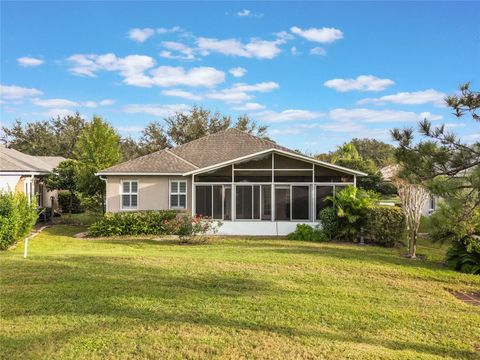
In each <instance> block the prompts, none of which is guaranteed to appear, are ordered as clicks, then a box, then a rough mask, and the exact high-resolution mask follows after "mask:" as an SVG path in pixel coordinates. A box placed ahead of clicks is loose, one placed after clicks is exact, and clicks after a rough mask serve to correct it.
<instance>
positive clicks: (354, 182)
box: [353, 175, 357, 187]
mask: <svg viewBox="0 0 480 360" xmlns="http://www.w3.org/2000/svg"><path fill="white" fill-rule="evenodd" d="M353 186H354V187H357V175H353Z"/></svg>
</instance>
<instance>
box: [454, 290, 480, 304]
mask: <svg viewBox="0 0 480 360" xmlns="http://www.w3.org/2000/svg"><path fill="white" fill-rule="evenodd" d="M452 294H453V296H455V297H456V298H457V299H458V300H461V301H463V302H464V303H465V304H470V305H475V306H480V293H477V294H467V293H463V292H459V291H455V292H453V293H452Z"/></svg>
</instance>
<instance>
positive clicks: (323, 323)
mask: <svg viewBox="0 0 480 360" xmlns="http://www.w3.org/2000/svg"><path fill="white" fill-rule="evenodd" d="M82 230H83V228H81V227H72V226H57V227H53V228H49V229H46V230H45V231H44V232H43V233H41V234H40V235H39V236H37V237H36V238H34V239H33V240H31V241H30V246H29V250H30V252H29V258H28V259H23V246H22V245H21V244H19V246H18V247H17V248H16V249H14V250H10V251H8V252H6V253H2V254H1V255H0V261H1V288H0V291H1V294H0V295H1V298H0V300H1V303H0V305H1V323H0V339H1V343H0V354H1V357H2V358H5V359H14V358H21V359H28V358H44V359H52V358H56V359H96V358H98V359H100V358H102V359H104V358H107V359H108V358H110V359H114V358H120V359H125V358H179V359H180V358H202V359H203V358H226V359H235V358H268V359H280V358H288V359H292V358H305V359H312V358H330V359H338V358H355V359H358V358H382V359H387V358H401V359H414V358H452V359H460V358H472V359H473V358H477V359H478V358H479V356H480V352H479V347H480V331H479V328H480V307H474V306H471V305H466V304H464V303H462V302H460V301H459V300H457V299H456V298H455V297H454V296H452V295H451V294H450V291H452V290H462V291H467V292H474V291H480V277H479V276H473V275H466V274H461V273H456V272H453V271H450V270H448V269H446V268H445V267H443V266H442V265H441V264H440V263H438V262H435V261H437V260H438V259H439V258H441V257H440V256H439V254H441V252H442V251H443V248H441V247H439V246H438V245H435V247H436V248H435V250H434V254H435V256H433V257H428V258H427V259H428V260H427V261H418V260H417V261H415V260H409V259H406V258H403V257H401V256H400V255H399V253H400V252H401V251H402V250H399V249H383V248H378V247H371V246H364V247H361V246H355V245H342V244H315V243H307V242H295V241H287V240H240V239H234V240H232V239H230V240H216V241H214V242H212V243H210V244H206V245H178V244H176V243H175V242H173V241H166V242H157V241H153V240H102V241H100V240H80V239H75V238H73V237H72V235H73V234H75V233H76V232H79V231H82ZM430 248H431V246H430V245H429V244H428V243H427V242H426V241H424V242H423V243H422V245H421V246H420V247H419V251H420V253H426V252H428V251H430Z"/></svg>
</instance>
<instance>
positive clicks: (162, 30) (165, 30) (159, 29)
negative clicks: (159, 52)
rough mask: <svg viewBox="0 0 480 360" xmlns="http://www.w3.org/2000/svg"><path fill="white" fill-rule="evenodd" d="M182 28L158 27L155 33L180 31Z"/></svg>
mask: <svg viewBox="0 0 480 360" xmlns="http://www.w3.org/2000/svg"><path fill="white" fill-rule="evenodd" d="M181 30H182V28H181V27H180V26H173V27H171V28H163V27H161V28H158V29H157V33H159V34H169V33H176V32H179V31H181Z"/></svg>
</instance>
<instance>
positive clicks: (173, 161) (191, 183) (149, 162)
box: [97, 129, 366, 235]
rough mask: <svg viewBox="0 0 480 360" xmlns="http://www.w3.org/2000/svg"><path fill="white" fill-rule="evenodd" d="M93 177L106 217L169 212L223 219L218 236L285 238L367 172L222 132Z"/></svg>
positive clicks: (229, 131) (241, 134)
mask: <svg viewBox="0 0 480 360" xmlns="http://www.w3.org/2000/svg"><path fill="white" fill-rule="evenodd" d="M97 175H99V176H101V177H102V178H103V179H105V181H106V185H107V191H106V204H107V205H106V206H107V211H110V212H118V211H131V210H150V209H155V210H159V209H174V210H180V211H185V212H188V213H191V214H192V215H203V216H208V217H211V218H213V219H218V220H221V221H222V222H223V226H222V227H221V228H220V232H219V233H220V234H228V235H285V234H288V233H289V232H291V231H293V230H294V229H295V227H296V225H297V224H299V223H306V224H311V225H313V224H316V223H317V218H318V213H319V211H320V210H321V209H322V208H324V207H325V206H328V205H327V202H325V197H326V196H328V195H331V194H333V192H334V191H335V189H338V188H341V187H344V186H347V185H355V184H356V177H357V176H365V175H366V174H364V173H362V172H359V171H355V170H351V169H347V168H344V167H341V166H337V165H332V164H329V163H325V162H322V161H318V160H315V159H313V158H311V157H308V156H304V155H301V154H299V153H297V152H295V151H293V150H290V149H287V148H285V147H282V146H279V145H277V144H275V143H273V142H271V141H267V140H264V139H261V138H258V137H255V136H252V135H249V134H247V133H245V132H242V131H240V130H236V129H227V130H224V131H221V132H218V133H216V134H213V135H209V136H206V137H203V138H201V139H198V140H195V141H192V142H189V143H187V144H184V145H181V146H178V147H175V148H172V149H165V150H161V151H157V152H155V153H152V154H150V155H146V156H142V157H139V158H137V159H133V160H130V161H127V162H124V163H122V164H119V165H116V166H113V167H110V168H108V169H105V170H102V171H100V172H99V173H98V174H97Z"/></svg>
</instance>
